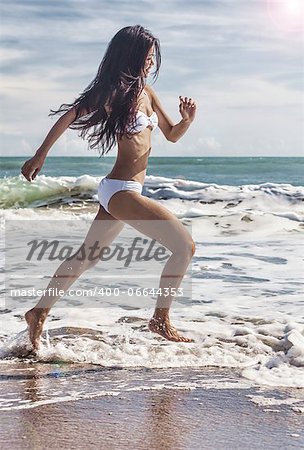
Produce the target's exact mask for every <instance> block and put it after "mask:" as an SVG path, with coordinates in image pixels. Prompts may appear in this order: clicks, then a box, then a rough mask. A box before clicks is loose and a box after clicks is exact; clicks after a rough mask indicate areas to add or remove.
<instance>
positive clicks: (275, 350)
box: [0, 157, 304, 413]
mask: <svg viewBox="0 0 304 450" xmlns="http://www.w3.org/2000/svg"><path fill="white" fill-rule="evenodd" d="M25 159H26V158H21V157H15V158H12V157H2V158H0V164H1V166H0V167H1V171H0V176H1V179H0V208H1V248H0V251H1V261H2V263H3V267H4V262H5V264H6V269H7V268H8V267H9V270H6V271H4V270H3V271H2V279H1V284H2V287H1V288H2V292H3V293H4V295H3V297H2V303H1V309H0V317H1V325H2V326H1V331H0V366H1V370H2V372H1V373H4V374H6V375H5V376H6V380H10V379H14V384H13V385H12V390H11V392H10V396H7V395H4V394H3V395H1V393H0V410H3V411H13V410H15V409H26V408H34V407H36V406H39V405H43V404H49V403H50V402H51V403H52V402H53V403H56V402H57V403H58V402H61V401H64V400H63V399H66V398H69V399H70V400H73V399H82V398H83V399H86V398H88V396H90V395H92V397H94V396H95V397H98V396H102V395H112V394H113V393H114V394H115V393H116V394H117V393H118V392H120V393H121V392H124V391H128V390H134V389H137V390H145V389H159V390H162V389H165V388H168V389H169V388H174V387H175V388H178V389H179V388H183V389H190V390H191V389H198V388H199V387H202V386H205V385H206V377H203V376H202V374H204V373H205V371H206V370H207V368H209V369H210V368H215V369H216V368H218V370H219V371H220V370H223V369H225V370H231V371H234V372H235V373H236V374H238V376H236V378H235V380H234V382H233V383H228V384H229V389H232V388H233V387H232V384H233V386H235V387H238V388H240V387H241V388H242V389H243V388H245V387H247V386H251V387H252V386H255V387H257V388H260V389H261V391H259V395H257V396H256V397H255V399H254V400H252V399H251V400H252V401H255V403H258V404H259V405H261V406H265V405H269V404H270V403H269V402H270V397H269V395H267V389H285V391H284V396H282V398H281V403H280V404H285V405H289V406H288V407H289V408H290V409H293V410H294V411H296V412H297V413H299V412H300V413H303V412H304V398H303V395H302V396H299V392H300V391H301V389H299V388H304V288H303V273H304V262H303V254H304V248H303V247H304V245H303V244H304V240H303V236H304V175H303V174H304V158H292V157H290V158H273V157H267V158H266V157H265V158H261V157H256V158H254V157H248V158H246V157H242V158H224V157H223V158H221V157H217V158H213V157H163V158H160V157H150V159H149V165H148V170H147V176H146V179H145V184H144V189H143V195H145V196H147V197H149V198H152V199H154V200H156V201H158V202H160V203H161V204H162V205H163V206H165V207H166V208H168V209H169V210H170V211H171V212H173V213H174V214H175V215H176V217H178V219H179V220H180V221H181V222H182V223H183V225H184V226H185V227H187V228H188V230H189V232H191V234H192V237H193V239H194V241H195V244H196V252H195V255H194V256H193V259H192V263H191V272H190V281H191V295H189V296H188V297H186V298H184V299H182V300H178V299H177V300H176V301H175V302H174V304H173V306H172V313H171V319H172V323H173V324H174V326H176V328H177V329H179V330H181V331H182V332H183V333H184V334H185V335H187V336H189V337H192V338H193V339H194V340H195V342H194V343H192V344H183V343H174V342H169V341H164V340H163V339H162V338H161V337H159V336H156V335H153V334H152V333H150V332H149V331H148V328H147V322H148V320H149V318H150V317H151V315H152V313H153V306H154V300H153V299H151V298H149V299H147V298H145V299H142V302H141V301H140V300H139V299H138V298H136V296H135V295H133V296H129V297H128V298H124V299H121V298H115V296H114V295H113V296H112V297H111V296H107V298H106V299H101V298H99V299H90V303H89V304H88V300H87V298H85V296H81V295H78V297H77V299H75V297H74V298H72V297H69V296H64V297H63V298H62V299H60V300H59V301H58V302H57V303H56V305H55V306H54V307H53V309H52V311H51V313H50V316H49V318H48V322H47V324H46V327H45V332H44V334H43V337H42V341H41V349H40V350H39V354H38V356H37V357H36V359H35V358H34V359H32V358H31V357H30V356H25V355H26V351H25V349H26V348H28V345H29V342H28V337H27V332H26V331H25V321H24V313H25V312H26V310H27V309H28V307H29V306H28V305H30V304H31V305H32V304H35V302H36V301H37V300H38V297H34V298H27V299H18V298H17V299H16V298H15V299H12V298H10V293H9V292H8V289H7V286H10V287H11V286H12V283H14V281H13V282H12V280H14V279H15V280H17V281H16V286H17V285H18V286H19V287H24V288H30V287H33V284H34V283H37V286H38V285H39V286H45V287H46V285H47V280H48V277H49V276H50V275H51V273H44V272H43V268H42V266H39V265H36V267H35V270H36V269H38V271H37V273H38V275H37V274H36V275H35V277H36V278H33V279H31V276H30V273H29V271H28V270H27V268H26V267H25V266H24V267H22V266H20V264H17V263H16V264H14V262H13V263H12V262H11V260H9V265H7V260H8V259H9V258H10V255H7V252H8V244H9V239H11V238H10V236H11V235H10V233H7V230H8V229H10V230H12V229H13V231H15V234H14V236H15V238H14V242H13V244H14V245H12V247H13V251H14V252H15V253H14V255H16V258H17V257H18V254H19V255H20V254H22V251H23V247H24V245H25V243H24V235H23V231H22V230H24V233H26V232H28V228H29V227H30V228H33V233H35V232H36V231H34V230H36V228H35V227H36V226H38V228H39V230H40V231H39V232H41V230H44V231H45V233H47V230H48V229H49V228H50V226H52V224H53V223H54V224H55V225H56V226H58V227H59V228H58V232H57V231H56V232H57V233H58V235H59V237H61V238H62V239H66V240H67V241H68V239H69V238H70V235H71V234H73V233H74V234H75V233H76V234H77V238H79V239H80V241H81V239H82V238H84V236H85V233H86V231H87V230H88V228H89V226H90V224H91V222H92V221H93V219H94V216H95V215H96V212H97V210H98V203H97V195H96V194H97V188H98V184H99V181H100V179H101V178H102V177H103V176H105V175H106V174H107V173H108V172H109V171H110V170H111V167H112V165H113V162H114V158H112V157H106V158H98V157H96V158H94V157H87V158H86V157H81V158H80V157H79V158H78V157H75V158H72V157H64V158H59V157H49V158H48V159H47V160H46V162H45V165H44V167H43V169H42V171H41V172H40V174H39V175H38V177H37V179H36V180H35V181H34V182H32V183H29V182H27V181H26V180H25V179H24V178H23V177H22V175H20V168H21V166H22V164H23V162H24V161H25ZM58 224H60V225H58ZM55 225H54V226H55ZM67 227H68V230H67ZM16 230H17V233H16ZM56 230H57V229H56ZM76 234H75V235H76ZM4 238H6V239H8V240H7V241H6V244H4ZM121 239H123V238H121ZM5 258H6V259H5ZM56 264H57V265H58V262H57V261H55V262H54V265H52V266H51V267H52V270H53V268H54V269H55V268H56ZM106 264H107V263H106V262H102V263H100V267H98V268H97V269H96V270H97V272H96V274H97V275H98V276H100V277H101V276H102V274H105V273H106V271H107V266H106ZM108 267H110V266H108ZM111 270H112V269H111ZM111 270H108V271H107V276H108V280H109V279H110V278H111V274H113V272H111ZM98 271H99V272H98ZM5 272H6V273H5ZM92 273H93V272H92ZM128 273H129V274H130V277H129V280H127V282H125V281H124V280H123V279H120V278H119V277H116V278H115V285H116V287H119V286H120V285H121V286H122V285H128V286H129V287H130V286H132V285H134V286H140V269H138V271H136V270H134V271H133V272H128ZM132 274H133V275H132ZM131 275H132V276H131ZM113 276H114V275H113ZM22 277H23V278H22ZM132 277H133V278H132ZM38 278H39V279H38ZM99 279H100V278H99ZM33 280H35V281H34V282H33ZM153 283H154V284H153V286H155V287H157V286H158V278H157V277H155V278H154V279H153ZM75 285H77V287H78V288H79V292H80V289H81V287H83V286H84V285H88V286H91V287H94V285H96V282H94V281H93V275H90V273H89V271H88V272H86V273H85V274H84V275H83V277H82V278H81V279H80V280H78V281H77V282H76V283H75ZM13 300H14V301H13ZM94 302H95V303H94ZM35 363H36V364H39V368H40V369H39V370H40V372H39V373H40V375H41V376H43V377H45V376H50V377H52V376H53V375H54V378H58V377H60V376H64V374H67V372H68V371H67V367H69V368H70V367H71V366H69V365H74V364H79V365H86V370H87V371H88V372H86V373H87V375H85V376H84V378H82V383H81V384H79V385H78V384H77V383H76V382H74V381H75V380H74V379H73V380H74V381H72V378H71V380H70V383H67V384H66V385H65V389H64V391H63V390H62V388H60V389H59V387H58V389H57V388H56V389H55V388H54V390H53V391H52V393H51V394H50V393H49V392H48V390H47V389H44V390H43V392H42V393H40V395H39V396H37V398H32V399H31V400H30V401H28V402H25V401H24V398H23V397H22V395H21V394H20V392H21V390H22V389H21V387H20V386H21V384H22V383H23V382H24V380H25V379H26V377H28V376H29V373H30V370H32V369H31V368H33V367H34V366H35ZM36 367H38V366H36ZM41 367H43V368H42V369H41ZM81 367H82V366H81ZM90 367H91V368H92V371H93V368H94V370H96V367H98V368H100V369H102V368H104V369H107V370H110V369H111V370H113V371H115V370H124V371H127V372H126V373H128V374H129V376H127V377H126V376H125V375H124V376H123V377H118V375H117V376H116V375H115V377H118V378H119V383H118V381H117V380H116V381H115V377H114V378H113V379H112V381H111V379H109V380H108V381H107V382H105V380H103V382H101V381H100V380H99V381H98V383H97V382H96V379H95V378H94V376H93V375H92V372H90V370H89V369H88V368H90ZM190 369H191V370H192V371H191V376H190V375H189V374H190V372H189V370H190ZM69 370H70V369H69ZM187 370H188V372H187ZM134 371H135V372H134ZM146 371H152V372H149V374H150V375H149V376H146V375H145V373H146ZM153 371H156V372H153ZM159 371H165V372H162V373H163V377H162V378H161V377H160V372H159ZM170 371H171V372H170ZM96 373H99V372H98V371H97V372H96ZM115 373H116V372H115ZM135 373H136V375H134V374H135ZM168 373H171V375H168ZM9 374H11V377H13V378H9ZM52 374H53V375H52ZM62 374H63V375H62ZM153 374H154V376H153ZM172 374H175V376H172ZM176 374H180V376H177V375H176ZM187 374H188V375H187ZM131 375H132V376H131ZM75 376H76V375H75ZM14 377H15V378H14ZM118 378H117V379H118ZM66 379H67V378H66ZM94 379H95V382H94ZM57 382H58V381H56V380H55V381H54V383H57ZM208 382H209V383H211V384H212V388H223V384H225V377H224V378H223V377H220V376H219V377H216V376H215V377H213V378H212V382H211V381H210V380H209V381H208ZM263 389H264V390H263ZM265 389H266V390H265ZM265 392H266V393H265ZM282 392H283V391H282ZM302 392H303V391H302ZM109 393H112V394H109ZM114 394H113V395H114ZM116 394H115V395H116ZM274 400H275V399H273V401H274Z"/></svg>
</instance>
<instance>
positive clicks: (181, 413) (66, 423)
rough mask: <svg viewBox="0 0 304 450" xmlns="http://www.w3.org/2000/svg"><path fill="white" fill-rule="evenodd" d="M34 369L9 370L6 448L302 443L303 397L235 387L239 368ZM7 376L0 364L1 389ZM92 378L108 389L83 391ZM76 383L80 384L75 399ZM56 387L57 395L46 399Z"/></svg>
mask: <svg viewBox="0 0 304 450" xmlns="http://www.w3.org/2000/svg"><path fill="white" fill-rule="evenodd" d="M31 366H32V367H31ZM34 367H35V369H34V370H33V364H32V365H30V366H29V368H28V369H25V368H24V365H23V366H22V365H21V364H19V367H18V366H14V367H13V368H12V367H10V370H9V371H7V372H6V373H7V375H8V379H7V384H6V388H7V392H5V391H1V396H3V395H5V394H8V393H10V395H12V392H13V391H15V390H16V384H17V385H19V389H18V391H19V395H21V396H22V397H23V401H22V402H23V403H22V404H21V402H20V403H19V404H18V405H17V404H15V405H14V406H13V407H10V408H9V407H7V408H6V409H4V410H3V409H2V411H1V412H0V416H1V424H2V426H1V436H0V440H1V448H3V449H9V448H14V449H21V448H35V449H44V448H50V447H52V448H73V449H80V448H83V447H85V448H89V449H95V448H100V449H119V448H125V449H131V448H136V449H139V450H141V449H148V448H150V449H155V450H158V449H163V448H164V449H178V450H179V449H213V448H216V449H227V448H236V449H243V448H248V449H254V448H267V449H286V448H295V449H298V448H302V446H303V445H304V436H303V424H304V419H303V414H301V408H300V407H299V406H298V405H299V404H300V403H301V404H302V405H304V395H303V392H302V393H301V392H300V391H298V390H292V389H285V390H281V391H279V390H276V389H266V390H265V389H261V388H259V387H257V386H255V387H252V386H250V383H244V382H242V381H241V382H240V376H239V374H237V372H236V371H234V372H233V371H231V370H225V369H214V368H205V369H204V370H203V371H201V370H200V371H193V370H191V369H190V370H189V369H188V370H184V371H176V370H174V371H172V370H157V371H156V370H151V371H149V370H148V371H144V372H142V371H138V370H135V371H133V372H130V371H126V370H117V369H116V370H115V369H101V368H100V367H99V368H98V367H96V366H85V365H84V366H77V365H65V366H64V367H63V366H61V367H60V369H58V368H59V366H58V365H57V366H56V365H54V364H49V365H48V367H47V368H46V366H45V365H42V364H39V363H38V364H36V365H35V366H34ZM60 372H61V374H60ZM4 373H5V370H4V369H3V366H1V377H2V380H1V381H2V383H1V385H2V386H3V376H4ZM178 378H179V379H180V380H185V379H188V380H189V381H190V380H191V381H193V380H194V379H196V380H197V383H198V384H200V387H198V386H197V387H196V388H193V387H192V388H190V387H188V388H187V386H182V382H180V386H179V387H177V385H176V384H177V383H176V379H178ZM110 379H111V382H110V383H109V380H110ZM174 379H175V383H174V381H173V380H174ZM21 380H22V381H21ZM96 380H98V382H99V383H100V384H101V385H103V387H105V390H103V391H102V390H101V391H100V392H99V393H98V395H97V393H96V392H95V393H93V392H91V393H90V392H89V391H90V390H89V391H88V392H87V393H86V394H84V390H85V389H86V388H89V385H90V384H91V388H93V389H94V387H93V386H95V389H96ZM198 380H199V382H198ZM142 383H144V384H145V386H144V385H142ZM147 384H149V386H148V385H147ZM174 384H175V387H174ZM77 385H83V386H84V389H83V390H82V392H79V396H78V397H77V395H76V394H75V387H76V386H77ZM114 385H115V387H114ZM11 386H12V388H11ZM65 386H69V387H68V388H67V390H66V389H65ZM100 387H101V386H100ZM76 389H77V388H76ZM56 390H57V392H58V398H56V399H55V398H53V400H51V397H52V396H54V395H55V391H56ZM60 392H61V396H62V398H60V394H59V393H60ZM68 397H70V398H68ZM262 397H263V398H264V401H262V400H261V398H262ZM301 398H302V400H300V399H301ZM11 400H12V399H11ZM35 404H36V405H35ZM302 413H303V406H302Z"/></svg>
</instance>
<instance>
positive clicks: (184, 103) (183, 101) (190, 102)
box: [179, 95, 196, 108]
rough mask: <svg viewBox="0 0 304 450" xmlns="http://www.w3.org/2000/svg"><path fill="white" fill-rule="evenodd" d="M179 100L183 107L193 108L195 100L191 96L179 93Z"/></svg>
mask: <svg viewBox="0 0 304 450" xmlns="http://www.w3.org/2000/svg"><path fill="white" fill-rule="evenodd" d="M179 101H180V106H182V107H184V108H186V107H187V108H195V107H196V104H195V101H194V100H193V99H192V98H191V97H189V98H188V97H182V96H181V95H180V96H179Z"/></svg>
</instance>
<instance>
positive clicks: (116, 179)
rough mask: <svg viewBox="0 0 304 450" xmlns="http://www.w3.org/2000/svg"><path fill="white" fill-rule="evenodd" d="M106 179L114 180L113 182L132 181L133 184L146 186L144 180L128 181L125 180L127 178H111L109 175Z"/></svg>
mask: <svg viewBox="0 0 304 450" xmlns="http://www.w3.org/2000/svg"><path fill="white" fill-rule="evenodd" d="M104 178H106V179H107V180H113V181H127V182H129V181H131V182H133V183H139V184H140V185H141V186H143V185H144V180H143V181H139V180H133V179H132V178H131V179H129V178H128V179H125V178H114V177H113V176H112V177H111V176H109V175H106V176H105V177H104Z"/></svg>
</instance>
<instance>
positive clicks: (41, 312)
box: [29, 306, 50, 321]
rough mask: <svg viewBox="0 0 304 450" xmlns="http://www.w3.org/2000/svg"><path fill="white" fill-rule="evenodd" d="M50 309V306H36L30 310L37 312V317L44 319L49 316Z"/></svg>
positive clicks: (33, 312)
mask: <svg viewBox="0 0 304 450" xmlns="http://www.w3.org/2000/svg"><path fill="white" fill-rule="evenodd" d="M49 311H50V309H49V308H37V307H36V306H35V307H34V308H32V309H31V310H30V311H29V312H31V313H32V314H35V316H36V318H37V319H39V320H43V321H44V320H45V319H46V318H47V316H48V313H49Z"/></svg>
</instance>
